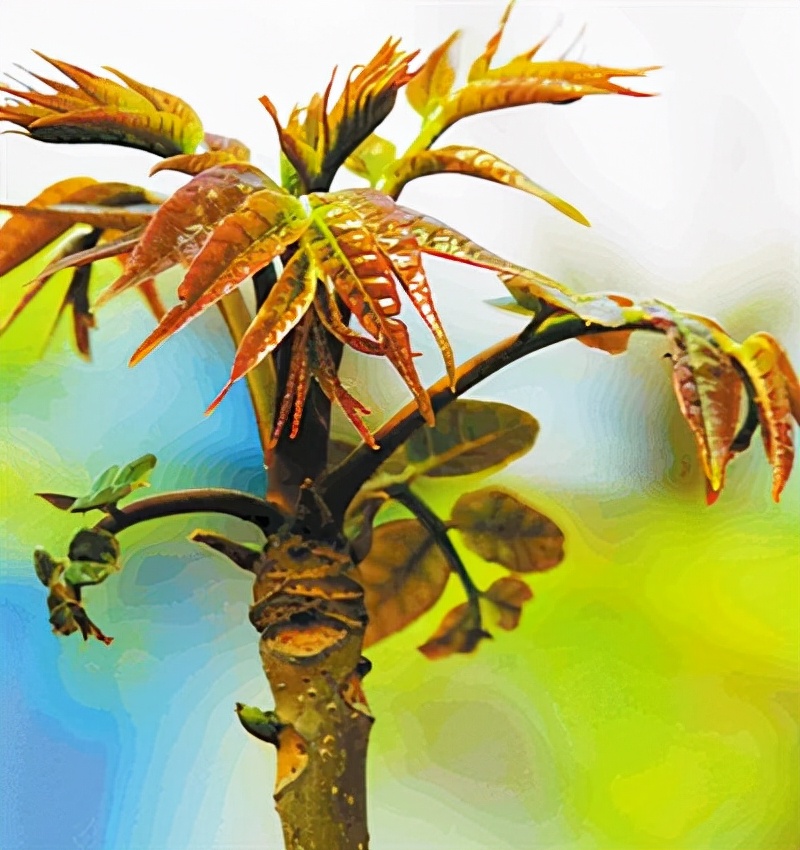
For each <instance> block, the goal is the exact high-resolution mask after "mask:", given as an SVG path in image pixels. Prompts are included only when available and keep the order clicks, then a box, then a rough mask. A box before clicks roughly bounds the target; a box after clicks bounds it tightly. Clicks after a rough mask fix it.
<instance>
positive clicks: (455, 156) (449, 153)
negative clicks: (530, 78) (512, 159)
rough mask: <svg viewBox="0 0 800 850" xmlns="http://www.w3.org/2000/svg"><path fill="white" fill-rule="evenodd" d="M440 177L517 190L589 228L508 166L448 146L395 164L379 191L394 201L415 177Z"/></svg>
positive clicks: (473, 151)
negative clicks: (463, 178) (454, 176)
mask: <svg viewBox="0 0 800 850" xmlns="http://www.w3.org/2000/svg"><path fill="white" fill-rule="evenodd" d="M443 173H456V174H467V175H469V176H471V177H479V178H481V179H482V180H489V181H491V182H492V183H500V184H502V185H504V186H509V187H511V188H512V189H520V190H521V191H523V192H527V193H528V194H529V195H535V196H536V197H537V198H541V199H542V200H543V201H546V202H547V203H548V204H550V206H552V207H554V208H555V209H557V210H558V211H559V212H561V213H564V215H566V216H568V217H569V218H571V219H573V221H577V222H578V223H579V224H584V225H586V226H587V227H588V225H589V222H588V220H587V219H586V218H585V216H584V215H583V214H582V213H580V212H579V211H578V210H576V209H575V207H573V206H572V204H568V203H567V202H566V201H563V200H561V198H559V197H558V196H557V195H554V194H553V193H552V192H549V191H548V190H547V189H545V188H544V187H543V186H540V185H539V184H538V183H534V182H533V180H531V179H530V178H529V177H526V176H525V175H524V174H523V173H522V172H521V171H518V170H517V169H516V168H514V167H513V166H512V165H509V163H507V162H505V161H504V160H502V159H500V158H499V157H496V156H495V155H494V154H491V153H487V152H486V151H484V150H481V149H480V148H470V147H463V146H462V145H450V146H449V147H446V148H439V149H437V150H426V151H420V152H419V153H415V154H412V155H411V156H406V157H404V158H403V159H401V160H399V161H398V162H397V164H396V165H395V166H394V168H393V169H392V171H391V173H390V174H389V175H388V176H387V179H386V181H385V183H384V184H383V185H382V186H381V189H382V190H383V191H384V192H386V194H387V195H391V196H392V197H394V198H396V197H397V196H398V195H399V194H400V192H401V190H402V189H403V187H404V186H405V185H406V183H408V182H410V181H411V180H416V179H417V178H418V177H424V176H425V175H427V174H443Z"/></svg>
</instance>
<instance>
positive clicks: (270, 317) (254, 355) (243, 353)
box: [206, 251, 317, 413]
mask: <svg viewBox="0 0 800 850" xmlns="http://www.w3.org/2000/svg"><path fill="white" fill-rule="evenodd" d="M316 283H317V277H316V269H315V268H314V265H313V264H312V262H311V259H310V257H309V256H308V254H307V253H305V252H304V251H299V252H297V253H296V254H295V255H294V256H293V257H292V259H291V260H290V261H289V262H288V263H287V265H286V268H285V269H284V270H283V273H282V274H281V276H280V278H279V279H278V281H277V283H276V284H275V286H274V287H273V288H272V289H271V290H270V293H269V295H268V296H267V299H266V301H265V302H264V303H263V304H262V305H261V308H260V309H259V311H258V313H257V314H256V317H255V318H254V319H253V321H252V323H251V324H250V327H248V329H247V331H246V332H245V334H244V336H243V337H242V339H241V341H240V342H239V347H238V349H237V351H236V358H235V359H234V361H233V369H232V371H231V376H230V378H229V379H228V382H227V384H226V385H225V386H224V387H223V388H222V390H221V391H220V393H219V395H218V396H217V397H216V398H215V399H214V401H212V402H211V405H210V406H209V408H208V410H207V411H206V412H207V413H210V412H211V411H212V410H213V409H214V408H215V407H216V406H217V405H218V404H219V402H220V401H222V399H223V397H224V396H225V393H226V392H227V391H228V390H229V389H230V387H231V386H233V384H234V383H235V382H236V381H238V380H239V379H240V378H242V377H244V376H245V375H246V374H247V373H248V372H249V371H250V370H251V369H254V368H255V367H256V366H257V365H258V364H259V363H260V362H261V361H262V360H263V359H264V358H265V357H266V356H267V355H268V354H269V353H270V352H271V351H273V350H274V349H275V348H277V346H278V345H279V344H280V343H281V342H282V341H283V340H284V339H285V338H286V335H287V334H288V333H289V332H290V331H291V330H292V328H294V326H295V325H296V324H297V323H298V322H299V321H300V319H302V318H303V316H304V315H305V313H306V311H307V310H308V308H309V307H310V306H311V304H312V302H313V300H314V293H315V292H316Z"/></svg>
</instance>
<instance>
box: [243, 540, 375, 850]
mask: <svg viewBox="0 0 800 850" xmlns="http://www.w3.org/2000/svg"><path fill="white" fill-rule="evenodd" d="M351 565H352V564H351V561H350V559H349V556H348V555H347V554H346V551H344V550H342V549H340V548H338V547H337V545H336V544H333V543H330V542H318V541H314V540H309V539H307V538H306V537H304V536H300V535H297V534H293V533H291V532H285V533H282V534H279V535H274V536H272V537H270V538H269V539H268V541H267V545H266V548H265V551H264V554H263V556H262V557H261V559H260V561H259V563H258V564H257V566H256V581H255V586H254V599H255V603H254V605H253V607H252V609H251V614H250V619H251V621H252V622H253V625H254V626H255V627H256V628H257V629H258V630H259V631H260V632H261V642H260V651H261V659H262V663H263V666H264V672H265V673H266V675H267V679H268V680H269V683H270V687H271V689H272V693H273V696H274V698H275V712H274V717H275V719H276V728H277V734H276V736H275V740H274V741H273V743H275V746H276V747H277V750H278V771H277V777H276V782H275V805H276V809H277V811H278V815H279V816H280V818H281V823H282V825H283V832H284V839H285V843H286V848H287V850H367V847H368V843H369V836H368V833H367V817H366V754H367V739H368V736H369V731H370V727H371V725H372V717H371V715H370V714H369V709H368V707H367V705H366V700H365V698H364V695H363V691H362V689H361V678H362V670H363V667H362V659H361V648H362V643H363V638H364V627H365V623H366V614H365V611H364V603H363V593H362V590H361V587H360V586H359V585H358V584H357V583H356V582H355V581H353V580H352V579H350V578H348V577H347V576H346V575H345V573H346V572H347V570H348V568H349V567H350V566H351Z"/></svg>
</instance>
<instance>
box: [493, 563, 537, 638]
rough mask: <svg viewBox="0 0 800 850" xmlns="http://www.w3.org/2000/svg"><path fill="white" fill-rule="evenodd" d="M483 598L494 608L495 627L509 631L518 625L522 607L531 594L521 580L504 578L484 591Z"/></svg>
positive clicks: (530, 597) (509, 577) (512, 577)
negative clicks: (495, 616) (495, 615)
mask: <svg viewBox="0 0 800 850" xmlns="http://www.w3.org/2000/svg"><path fill="white" fill-rule="evenodd" d="M483 598H484V599H485V600H487V601H488V602H489V603H491V605H492V607H493V608H494V610H495V612H496V614H497V625H498V626H499V627H500V628H501V629H506V630H507V631H511V630H512V629H516V627H517V626H518V625H519V620H520V617H521V616H522V606H523V605H524V604H525V603H526V602H529V601H530V600H531V599H533V593H532V592H531V589H530V588H529V587H528V585H527V584H525V582H524V581H522V580H521V579H518V578H515V577H514V576H504V577H503V578H499V579H497V581H495V582H494V583H493V584H492V585H491V586H490V587H489V588H488V589H487V590H485V591H484V593H483Z"/></svg>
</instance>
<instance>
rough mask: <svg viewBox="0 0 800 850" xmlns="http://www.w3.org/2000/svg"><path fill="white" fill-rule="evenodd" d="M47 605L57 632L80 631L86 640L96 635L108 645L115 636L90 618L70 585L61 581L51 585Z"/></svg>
mask: <svg viewBox="0 0 800 850" xmlns="http://www.w3.org/2000/svg"><path fill="white" fill-rule="evenodd" d="M47 607H48V609H49V611H50V624H51V625H52V626H53V631H54V632H55V633H56V634H58V635H71V634H74V633H75V632H77V631H80V633H81V635H82V636H83V639H84V640H88V639H89V638H90V637H94V638H97V640H100V641H102V642H103V643H104V644H106V646H108V644H110V643H111V642H112V641H113V638H110V637H108V636H106V635H104V634H103V632H101V631H100V629H99V628H98V627H97V626H96V625H95V624H94V623H93V622H92V621H91V620H90V619H89V615H88V614H87V613H86V610H85V609H84V607H83V605H81V603H80V601H79V599H78V596H77V590H76V589H75V588H72V587H71V586H70V585H68V584H62V583H60V582H57V583H55V584H53V585H51V587H50V594H49V596H48V597H47Z"/></svg>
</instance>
